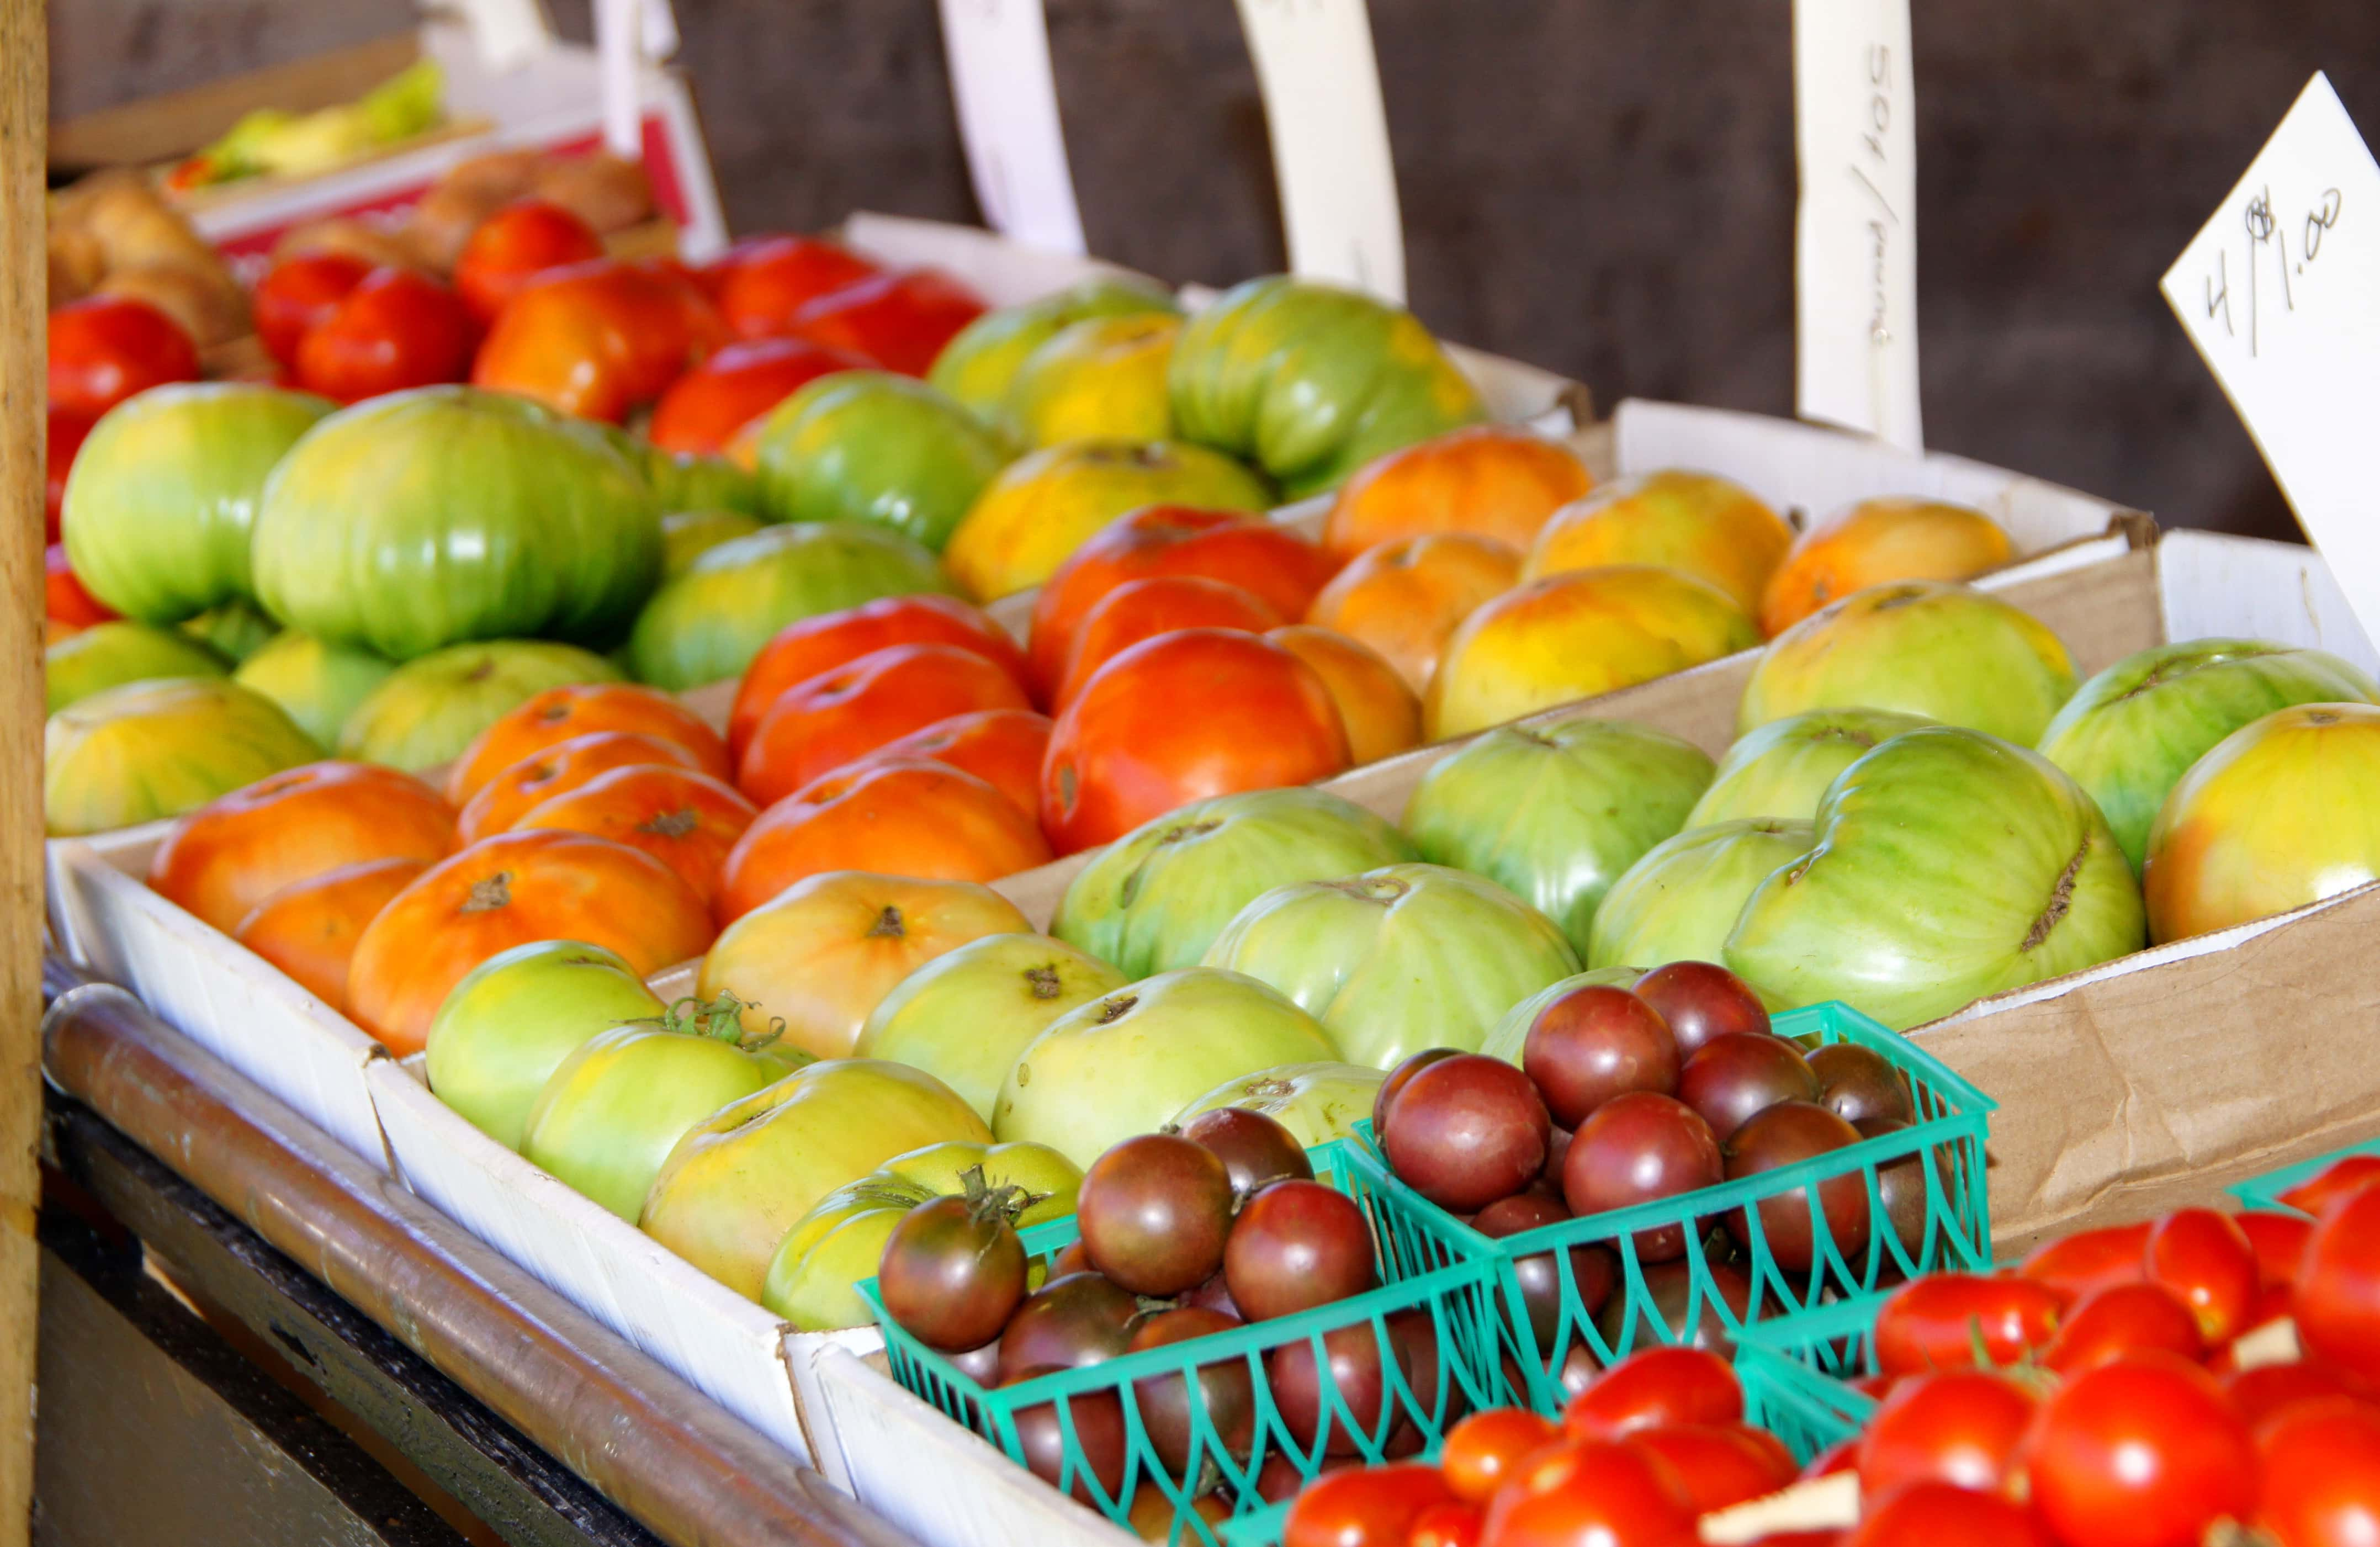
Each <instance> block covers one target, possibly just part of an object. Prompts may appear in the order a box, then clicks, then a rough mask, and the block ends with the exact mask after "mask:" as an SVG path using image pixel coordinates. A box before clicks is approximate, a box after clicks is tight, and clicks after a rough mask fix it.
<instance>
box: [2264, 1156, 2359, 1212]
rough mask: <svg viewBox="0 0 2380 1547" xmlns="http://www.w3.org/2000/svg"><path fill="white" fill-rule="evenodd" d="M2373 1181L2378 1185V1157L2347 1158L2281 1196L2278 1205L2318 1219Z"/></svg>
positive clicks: (2327, 1167)
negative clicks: (2335, 1204) (2280, 1202)
mask: <svg viewBox="0 0 2380 1547" xmlns="http://www.w3.org/2000/svg"><path fill="white" fill-rule="evenodd" d="M2375 1181H2380V1155H2350V1156H2348V1157H2347V1158H2346V1159H2345V1160H2342V1161H2340V1162H2338V1163H2337V1164H2335V1165H2330V1166H2326V1167H2325V1168H2324V1169H2323V1170H2322V1172H2321V1173H2320V1174H2319V1175H2313V1176H2309V1177H2307V1178H2306V1179H2305V1180H2304V1181H2302V1182H2300V1183H2299V1184H2298V1185H2297V1186H2295V1187H2293V1188H2290V1189H2289V1191H2287V1192H2285V1193H2283V1194H2281V1201H2282V1202H2284V1203H2286V1204H2288V1205H2289V1207H2290V1208H2292V1209H2297V1210H2301V1211H2302V1212H2306V1213H2309V1214H2312V1215H2313V1216H2314V1218H2316V1219H2320V1218H2321V1217H2322V1214H2323V1211H2324V1210H2325V1209H2327V1208H2329V1207H2330V1206H2331V1204H2332V1203H2334V1202H2336V1201H2337V1200H2339V1199H2341V1198H2344V1197H2346V1196H2347V1195H2348V1194H2350V1193H2354V1192H2362V1190H2363V1189H2364V1188H2367V1187H2369V1186H2371V1185H2372V1184H2373V1183H2374V1182H2375Z"/></svg>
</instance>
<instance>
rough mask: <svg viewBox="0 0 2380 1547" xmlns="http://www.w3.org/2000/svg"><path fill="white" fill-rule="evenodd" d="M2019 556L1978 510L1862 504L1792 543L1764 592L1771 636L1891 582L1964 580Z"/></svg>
mask: <svg viewBox="0 0 2380 1547" xmlns="http://www.w3.org/2000/svg"><path fill="white" fill-rule="evenodd" d="M2015 556H2016V544H2015V543H2013V542H2010V541H2009V534H2008V533H2007V532H2005V531H2003V530H2000V528H1999V526H1998V523H1997V522H1995V521H1994V520H1993V519H1992V518H1990V517H1988V516H1986V515H1985V514H1984V513H1983V512H1982V511H1980V510H1971V509H1969V508H1968V507H1967V506H1963V505H1950V504H1949V503H1947V502H1944V501H1940V500H1919V499H1868V500H1861V501H1860V502H1859V503H1857V504H1856V505H1852V506H1848V507H1846V508H1844V509H1843V510H1840V511H1839V512H1837V513H1836V514H1834V515H1832V516H1829V517H1828V518H1826V519H1825V520H1823V521H1821V522H1819V523H1818V524H1817V525H1816V526H1815V527H1812V528H1811V529H1810V530H1807V531H1805V532H1803V534H1802V535H1801V536H1799V537H1797V538H1795V539H1794V540H1793V546H1792V548H1791V550H1790V551H1789V552H1788V553H1787V554H1786V555H1785V562H1784V563H1783V564H1782V565H1780V566H1778V569H1777V573H1776V574H1774V575H1772V576H1770V577H1769V579H1768V585H1767V589H1766V590H1765V591H1763V592H1762V593H1761V602H1760V629H1761V632H1762V633H1764V634H1767V635H1769V636H1771V637H1772V638H1773V637H1774V636H1776V635H1779V634H1781V633H1783V632H1784V631H1785V630H1786V629H1788V628H1791V627H1793V625H1795V624H1796V623H1799V622H1800V621H1801V620H1802V619H1803V618H1805V617H1807V616H1809V615H1811V614H1812V613H1815V612H1816V611H1817V610H1818V609H1819V608H1821V607H1823V606H1825V605H1826V604H1827V603H1829V602H1834V601H1839V600H1840V599H1841V598H1843V597H1846V596H1849V595H1850V594H1851V593H1852V592H1853V591H1865V590H1866V589H1867V588H1868V587H1870V586H1880V585H1882V584H1884V583H1885V582H1886V581H1887V580H1964V579H1972V578H1973V577H1974V576H1977V575H1980V574H1982V573H1983V572H1984V571H1985V570H1986V569H1992V568H1996V567H1998V566H2000V565H2003V564H2006V563H2008V562H2009V560H2010V559H2011V558H2014V557H2015Z"/></svg>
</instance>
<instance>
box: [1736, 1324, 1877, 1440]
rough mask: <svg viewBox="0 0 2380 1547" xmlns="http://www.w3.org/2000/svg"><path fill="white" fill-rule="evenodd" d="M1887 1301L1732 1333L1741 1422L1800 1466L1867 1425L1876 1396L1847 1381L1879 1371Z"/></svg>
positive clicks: (1752, 1327)
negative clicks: (1880, 1317) (1880, 1327)
mask: <svg viewBox="0 0 2380 1547" xmlns="http://www.w3.org/2000/svg"><path fill="white" fill-rule="evenodd" d="M1887 1298H1888V1296H1887V1295H1884V1294H1876V1295H1855V1296H1853V1297H1851V1298H1849V1299H1842V1300H1837V1301H1834V1302H1833V1303H1832V1304H1829V1305H1822V1306H1818V1307H1816V1308H1815V1309H1810V1310H1803V1311H1796V1312H1795V1313H1793V1314H1792V1315H1790V1316H1776V1317H1770V1318H1768V1319H1767V1320H1766V1321H1762V1322H1755V1323H1754V1324H1753V1325H1751V1326H1748V1327H1745V1328H1744V1329H1743V1331H1742V1332H1740V1333H1739V1334H1736V1340H1735V1376H1736V1379H1737V1380H1738V1381H1739V1382H1741V1383H1743V1420H1744V1421H1745V1422H1746V1423H1754V1424H1758V1425H1759V1426H1760V1427H1761V1428H1763V1429H1766V1430H1767V1431H1769V1432H1770V1433H1772V1434H1774V1435H1776V1436H1777V1437H1778V1438H1779V1439H1780V1440H1782V1441H1784V1442H1785V1444H1786V1446H1787V1448H1788V1449H1790V1450H1791V1451H1792V1453H1793V1456H1794V1458H1795V1459H1796V1460H1799V1461H1800V1462H1802V1463H1803V1465H1804V1466H1807V1465H1808V1464H1809V1462H1810V1459H1811V1458H1812V1457H1813V1456H1816V1455H1817V1454H1818V1453H1819V1452H1820V1451H1822V1450H1825V1449H1826V1448H1827V1447H1828V1446H1829V1445H1832V1444H1835V1443H1838V1442H1840V1441H1842V1440H1847V1439H1850V1438H1851V1437H1852V1435H1853V1434H1856V1433H1858V1432H1859V1431H1861V1430H1862V1429H1864V1428H1865V1427H1866V1426H1867V1420H1868V1419H1869V1418H1870V1417H1871V1416H1873V1415H1874V1413H1875V1412H1876V1398H1874V1397H1872V1396H1870V1395H1867V1394H1866V1393H1864V1392H1862V1391H1859V1390H1856V1389H1854V1388H1853V1387H1852V1385H1850V1384H1849V1383H1850V1382H1852V1381H1853V1380H1856V1379H1858V1378H1860V1377H1861V1376H1864V1375H1871V1374H1874V1373H1875V1372H1876V1345H1875V1336H1874V1334H1875V1332H1876V1311H1877V1309H1879V1308H1881V1307H1882V1306H1883V1304H1884V1302H1885V1300H1886V1299H1887Z"/></svg>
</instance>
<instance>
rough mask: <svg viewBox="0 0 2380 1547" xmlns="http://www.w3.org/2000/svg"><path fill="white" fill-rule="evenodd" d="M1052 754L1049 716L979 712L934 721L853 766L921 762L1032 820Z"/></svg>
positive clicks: (1025, 712) (1027, 712) (1020, 711)
mask: <svg viewBox="0 0 2380 1547" xmlns="http://www.w3.org/2000/svg"><path fill="white" fill-rule="evenodd" d="M1049 749H1050V717H1049V716H1048V715H1046V714H1036V713H1033V711H1031V710H1029V709H979V710H977V711H975V712H974V713H969V714H953V715H952V716H951V717H950V718H949V719H947V720H937V721H935V722H934V723H933V724H932V725H928V726H927V727H926V728H925V729H923V730H917V731H911V732H910V733H909V734H908V735H906V736H905V737H900V738H899V739H897V740H893V741H888V742H886V743H885V744H884V745H883V746H881V747H879V748H878V749H876V750H874V751H872V752H870V753H868V755H867V756H866V757H864V758H861V759H860V760H859V761H857V762H856V763H854V764H852V765H851V767H852V768H854V769H857V768H860V767H864V766H867V765H868V764H871V763H878V762H883V761H888V760H893V759H898V760H900V761H917V760H919V759H923V760H924V761H928V762H939V763H941V765H942V766H943V767H945V768H955V769H957V770H959V772H961V773H963V774H974V775H975V776H976V777H977V778H978V779H981V780H982V781H983V782H984V783H985V784H988V785H990V786H991V787H992V788H994V789H996V790H998V791H1000V793H1001V794H1002V795H1004V796H1006V797H1008V798H1010V799H1011V800H1014V802H1016V809H1017V810H1020V811H1023V812H1024V813H1025V814H1026V815H1027V816H1031V815H1032V814H1033V812H1034V810H1036V809H1037V808H1038V804H1039V798H1040V790H1041V760H1042V758H1043V757H1044V756H1045V755H1047V754H1048V752H1049Z"/></svg>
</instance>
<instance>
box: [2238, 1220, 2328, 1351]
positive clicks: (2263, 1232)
mask: <svg viewBox="0 0 2380 1547" xmlns="http://www.w3.org/2000/svg"><path fill="white" fill-rule="evenodd" d="M2231 1217H2232V1219H2233V1221H2234V1223H2236V1224H2238V1225H2239V1226H2240V1234H2241V1235H2243V1236H2247V1237H2248V1245H2249V1247H2250V1248H2251V1249H2253V1250H2254V1251H2255V1253H2256V1281H2257V1282H2258V1283H2259V1284H2261V1285H2264V1286H2265V1288H2266V1289H2286V1288H2289V1286H2290V1285H2294V1284H2295V1283H2297V1281H2298V1263H2299V1262H2301V1261H2303V1260H2304V1258H2305V1244H2306V1237H2308V1236H2312V1235H2313V1221H2312V1220H2310V1219H2300V1218H2298V1217H2297V1216H2296V1215H2295V1214H2268V1213H2264V1212H2251V1213H2244V1214H2234V1215H2233V1216H2231ZM2259 1319H2260V1318H2259ZM2259 1319H2252V1320H2251V1321H2250V1322H2248V1324H2249V1325H2250V1326H2252V1327H2253V1326H2254V1325H2255V1324H2256V1321H2257V1320H2259Z"/></svg>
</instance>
